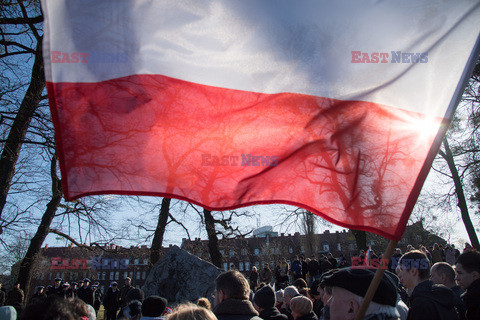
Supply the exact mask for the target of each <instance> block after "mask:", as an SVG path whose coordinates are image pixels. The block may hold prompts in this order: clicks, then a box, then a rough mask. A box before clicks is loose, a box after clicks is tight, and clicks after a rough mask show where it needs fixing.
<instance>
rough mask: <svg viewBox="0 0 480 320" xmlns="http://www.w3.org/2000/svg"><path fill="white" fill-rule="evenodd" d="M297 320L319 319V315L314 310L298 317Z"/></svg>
mask: <svg viewBox="0 0 480 320" xmlns="http://www.w3.org/2000/svg"><path fill="white" fill-rule="evenodd" d="M297 320H318V318H317V315H316V314H315V313H314V312H313V311H312V312H310V313H309V314H306V315H304V316H301V317H298V318H297Z"/></svg>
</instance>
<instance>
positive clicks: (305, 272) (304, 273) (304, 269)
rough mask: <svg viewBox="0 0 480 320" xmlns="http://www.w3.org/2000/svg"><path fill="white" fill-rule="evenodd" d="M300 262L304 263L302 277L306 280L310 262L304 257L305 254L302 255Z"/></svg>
mask: <svg viewBox="0 0 480 320" xmlns="http://www.w3.org/2000/svg"><path fill="white" fill-rule="evenodd" d="M300 263H301V265H302V278H303V279H304V280H307V274H308V263H307V261H306V260H305V259H304V258H303V256H300Z"/></svg>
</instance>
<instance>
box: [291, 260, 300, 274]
mask: <svg viewBox="0 0 480 320" xmlns="http://www.w3.org/2000/svg"><path fill="white" fill-rule="evenodd" d="M290 271H292V275H293V276H294V277H301V276H302V263H301V262H300V260H294V261H293V262H292V265H291V266H290Z"/></svg>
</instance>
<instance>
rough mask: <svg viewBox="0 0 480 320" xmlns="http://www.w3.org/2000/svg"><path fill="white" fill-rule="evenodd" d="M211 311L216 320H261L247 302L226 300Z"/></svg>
mask: <svg viewBox="0 0 480 320" xmlns="http://www.w3.org/2000/svg"><path fill="white" fill-rule="evenodd" d="M212 311H213V313H214V314H215V315H216V316H217V318H218V320H261V318H260V317H258V312H257V311H256V310H255V309H254V308H253V305H252V303H251V302H250V301H249V300H239V299H226V300H223V301H222V302H220V303H219V304H218V305H217V306H215V308H213V310H212Z"/></svg>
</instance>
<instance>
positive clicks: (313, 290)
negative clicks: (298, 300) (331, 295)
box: [310, 280, 323, 318]
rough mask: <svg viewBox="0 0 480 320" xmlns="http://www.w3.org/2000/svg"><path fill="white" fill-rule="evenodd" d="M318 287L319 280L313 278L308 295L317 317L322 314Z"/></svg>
mask: <svg viewBox="0 0 480 320" xmlns="http://www.w3.org/2000/svg"><path fill="white" fill-rule="evenodd" d="M319 287H320V281H319V280H315V281H314V282H313V283H312V286H311V287H310V297H311V300H312V302H313V312H315V314H316V315H317V318H320V316H321V315H322V309H323V301H322V296H321V294H320V292H319V291H318V289H319Z"/></svg>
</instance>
